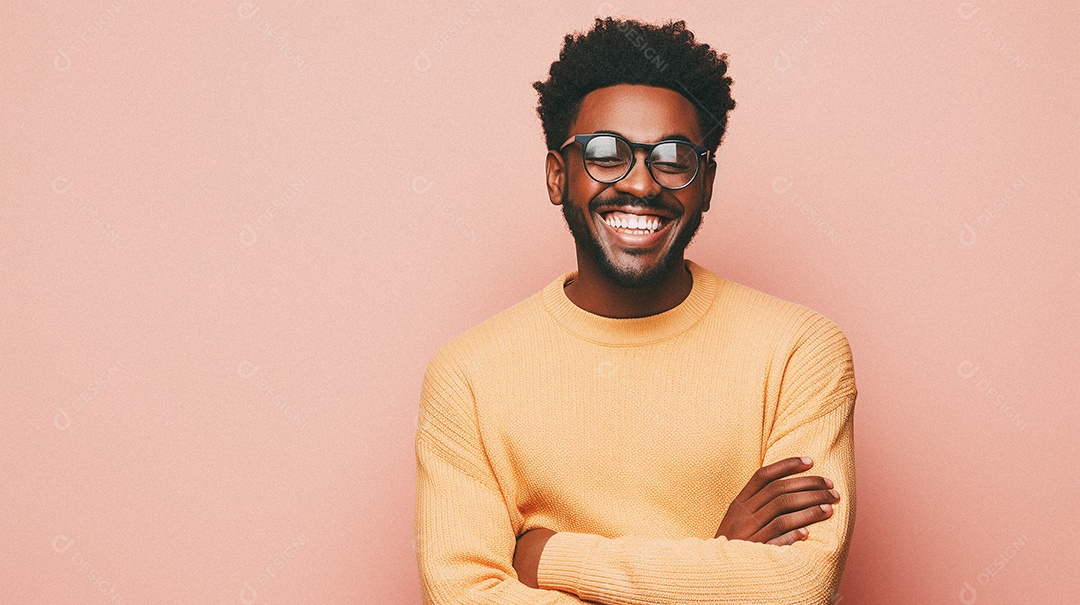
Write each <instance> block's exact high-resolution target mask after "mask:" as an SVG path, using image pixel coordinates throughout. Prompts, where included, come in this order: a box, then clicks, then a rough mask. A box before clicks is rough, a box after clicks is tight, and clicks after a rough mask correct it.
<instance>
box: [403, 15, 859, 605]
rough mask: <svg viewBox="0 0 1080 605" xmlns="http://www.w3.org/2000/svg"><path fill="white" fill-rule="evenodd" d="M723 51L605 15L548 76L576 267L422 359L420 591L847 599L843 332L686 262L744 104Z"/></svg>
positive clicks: (547, 98) (488, 599) (847, 400)
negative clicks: (722, 149)
mask: <svg viewBox="0 0 1080 605" xmlns="http://www.w3.org/2000/svg"><path fill="white" fill-rule="evenodd" d="M726 58H727V57H726V55H722V54H717V53H716V52H715V51H714V50H713V49H711V48H710V47H709V46H708V45H707V44H704V43H700V42H697V41H695V39H694V35H693V34H692V33H691V32H690V31H688V30H687V29H686V26H685V23H683V22H682V21H679V22H672V23H667V24H664V25H661V26H657V25H651V24H646V23H640V22H637V21H621V20H614V19H610V18H608V19H603V20H601V19H597V20H596V23H595V25H594V27H593V29H592V30H591V31H589V32H587V33H584V34H580V35H577V36H567V38H566V40H565V43H564V46H563V49H562V52H561V54H560V56H559V60H558V61H556V62H555V63H553V64H552V66H551V70H550V74H549V78H548V80H547V81H545V82H537V83H536V84H535V85H534V86H535V87H536V89H537V91H538V92H539V93H540V103H539V108H538V113H539V115H540V118H541V121H542V123H543V127H544V133H545V137H546V140H547V146H548V152H547V156H546V158H545V162H546V174H547V192H548V197H549V198H550V200H551V202H552V203H553V204H555V205H558V206H561V207H562V211H563V216H564V217H565V219H566V224H567V226H568V227H569V229H570V232H571V234H572V235H573V238H574V241H575V244H576V249H577V270H574V271H568V272H566V273H564V274H562V275H560V276H559V277H557V278H556V279H554V280H552V281H551V282H550V283H548V285H547V286H545V287H544V288H543V289H542V290H541V291H540V292H538V293H536V294H535V295H533V296H531V297H529V298H528V299H526V300H524V301H522V302H520V303H518V304H516V305H514V306H513V307H511V308H509V309H507V310H505V311H503V312H502V313H500V314H498V315H496V316H494V317H492V318H490V319H488V320H487V321H485V322H483V323H481V324H480V325H478V326H475V327H473V328H471V329H469V330H467V331H465V332H464V333H462V334H460V335H458V336H457V337H455V338H454V339H452V340H451V341H450V342H449V343H447V344H446V345H444V346H443V347H441V348H440V349H439V351H438V352H437V353H436V354H435V355H434V357H433V358H432V360H431V361H430V363H429V364H428V368H427V371H426V372H425V374H424V379H423V384H422V388H421V397H420V413H419V424H418V431H417V435H416V458H417V510H416V527H415V529H416V538H417V540H416V549H417V561H418V564H419V569H420V577H421V590H422V594H423V598H424V603H427V604H439V605H442V604H447V605H449V604H465V603H491V604H571V603H583V602H595V603H606V604H610V605H614V604H627V605H630V604H644V603H739V604H748V603H777V604H781V603H782V604H785V605H791V604H796V603H815V604H817V603H829V602H830V601H831V600H833V599H834V597H835V594H836V588H837V586H838V585H839V582H840V577H841V573H842V571H843V567H844V563H845V560H846V558H847V552H848V547H849V544H850V540H851V533H852V530H853V528H854V522H855V465H854V428H853V422H854V406H855V398H856V390H855V378H854V370H853V365H852V360H851V352H850V348H849V346H848V342H847V339H846V338H845V337H844V334H843V333H842V332H841V331H840V330H839V328H837V326H836V325H835V324H834V323H833V322H832V321H830V320H829V319H827V318H825V317H824V316H822V315H821V314H819V313H817V312H815V311H813V310H811V309H808V308H806V307H804V306H801V305H798V304H796V303H793V302H788V301H784V300H782V299H779V298H776V297H774V296H771V295H768V294H765V293H763V292H760V291H757V290H754V289H752V288H749V287H747V286H744V285H741V284H738V283H736V282H733V281H731V280H728V279H725V278H723V277H721V276H719V275H716V274H715V273H713V272H712V271H710V270H708V269H706V268H705V267H703V266H701V265H698V264H697V263H694V262H693V261H690V260H688V259H685V258H684V251H685V250H686V248H687V246H689V244H690V242H691V241H692V240H693V238H694V236H695V234H696V233H697V231H698V228H699V226H700V225H701V224H702V217H703V215H704V213H705V212H706V211H708V210H709V206H710V201H711V199H712V193H713V181H714V179H715V176H716V169H717V165H716V161H715V158H714V154H715V152H716V149H717V148H718V146H719V145H720V142H721V139H722V138H723V135H724V131H725V129H726V125H727V113H728V111H730V110H731V109H732V108H734V106H735V103H734V101H733V100H732V98H731V94H730V85H731V78H729V77H727V76H726V72H727V62H726ZM811 467H813V468H814V470H815V473H818V474H814V475H809V474H806V471H808V470H809V469H810V468H811Z"/></svg>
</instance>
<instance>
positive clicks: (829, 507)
mask: <svg viewBox="0 0 1080 605" xmlns="http://www.w3.org/2000/svg"><path fill="white" fill-rule="evenodd" d="M821 510H823V511H825V512H827V513H831V512H832V505H831V504H822V505H821Z"/></svg>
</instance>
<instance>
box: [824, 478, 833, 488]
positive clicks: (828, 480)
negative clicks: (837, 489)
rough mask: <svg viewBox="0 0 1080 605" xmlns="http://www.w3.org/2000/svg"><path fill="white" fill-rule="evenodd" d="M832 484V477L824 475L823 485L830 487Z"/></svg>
mask: <svg viewBox="0 0 1080 605" xmlns="http://www.w3.org/2000/svg"><path fill="white" fill-rule="evenodd" d="M832 486H833V482H832V479H829V478H828V477H826V478H825V487H832Z"/></svg>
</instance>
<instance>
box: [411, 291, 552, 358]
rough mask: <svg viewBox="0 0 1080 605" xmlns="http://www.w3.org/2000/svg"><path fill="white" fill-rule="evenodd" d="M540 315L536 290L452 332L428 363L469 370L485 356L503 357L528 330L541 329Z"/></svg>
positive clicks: (523, 340)
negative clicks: (475, 322) (451, 335)
mask: <svg viewBox="0 0 1080 605" xmlns="http://www.w3.org/2000/svg"><path fill="white" fill-rule="evenodd" d="M544 317H545V316H544V311H543V305H542V303H541V301H540V293H536V294H533V295H531V296H529V297H528V298H525V299H524V300H521V301H519V302H517V303H515V304H513V305H512V306H510V307H508V308H506V309H504V310H502V311H500V312H498V313H496V314H495V315H493V316H491V317H489V318H487V319H485V320H483V321H482V322H480V323H478V324H476V325H474V326H471V327H469V328H467V329H465V330H463V331H461V332H459V333H457V334H456V335H454V336H453V337H452V338H451V339H450V340H448V341H447V342H445V343H444V344H443V345H442V346H440V347H439V348H438V349H437V350H436V352H435V354H434V355H433V356H432V358H431V361H430V362H429V367H430V366H431V365H435V366H439V367H445V368H453V369H455V370H456V371H459V372H462V373H470V372H469V370H476V369H479V368H480V367H483V366H484V365H485V361H486V360H490V359H499V358H503V357H505V356H507V355H510V354H512V352H513V350H515V349H516V348H520V347H522V346H524V343H527V342H528V340H529V336H530V334H532V335H534V336H535V334H536V333H537V332H539V331H541V330H542V329H543V327H544Z"/></svg>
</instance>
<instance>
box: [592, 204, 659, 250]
mask: <svg viewBox="0 0 1080 605" xmlns="http://www.w3.org/2000/svg"><path fill="white" fill-rule="evenodd" d="M600 221H601V222H602V223H604V226H605V227H607V231H609V232H610V233H611V234H612V235H614V236H615V239H616V240H617V241H618V242H619V243H621V244H622V245H624V246H631V247H645V246H651V245H653V244H655V243H657V242H658V241H660V238H661V237H662V235H663V234H664V233H665V232H666V231H667V229H668V227H669V226H670V225H671V223H673V222H675V221H674V220H673V219H669V218H667V217H663V216H656V215H651V214H646V215H637V214H628V213H625V212H607V213H604V214H603V215H600Z"/></svg>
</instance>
